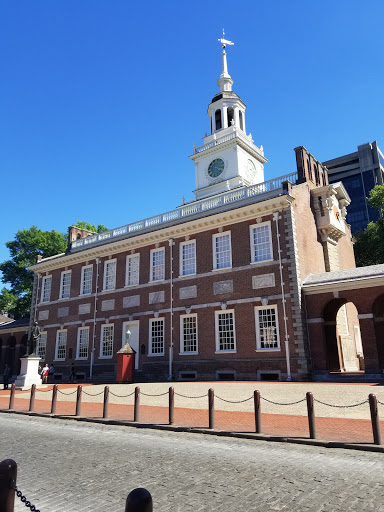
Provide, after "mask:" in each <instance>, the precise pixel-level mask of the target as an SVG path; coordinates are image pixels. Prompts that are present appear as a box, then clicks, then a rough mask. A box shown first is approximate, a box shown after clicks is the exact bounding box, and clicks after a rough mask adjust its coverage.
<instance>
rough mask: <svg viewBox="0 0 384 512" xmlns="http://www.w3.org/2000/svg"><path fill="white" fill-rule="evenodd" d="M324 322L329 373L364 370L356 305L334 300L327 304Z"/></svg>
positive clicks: (338, 299) (343, 300)
mask: <svg viewBox="0 0 384 512" xmlns="http://www.w3.org/2000/svg"><path fill="white" fill-rule="evenodd" d="M323 319H324V337H325V345H326V353H327V363H328V369H329V371H347V372H351V371H352V372H355V371H360V370H363V369H364V353H363V344H362V340H361V335H360V324H359V320H358V311H357V308H356V306H355V304H354V303H353V302H351V301H350V300H348V299H345V298H335V299H333V300H331V301H329V302H328V303H327V304H326V306H325V308H324V311H323Z"/></svg>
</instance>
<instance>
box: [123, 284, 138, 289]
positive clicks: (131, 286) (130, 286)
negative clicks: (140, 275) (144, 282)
mask: <svg viewBox="0 0 384 512" xmlns="http://www.w3.org/2000/svg"><path fill="white" fill-rule="evenodd" d="M138 286H140V283H137V284H126V285H124V288H137V287H138Z"/></svg>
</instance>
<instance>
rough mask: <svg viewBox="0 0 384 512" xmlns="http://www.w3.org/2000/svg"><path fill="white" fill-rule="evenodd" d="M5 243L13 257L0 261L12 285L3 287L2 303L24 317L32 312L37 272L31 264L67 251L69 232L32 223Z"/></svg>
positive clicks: (5, 280) (1, 269) (9, 283)
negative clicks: (64, 232) (32, 297)
mask: <svg viewBox="0 0 384 512" xmlns="http://www.w3.org/2000/svg"><path fill="white" fill-rule="evenodd" d="M5 245H6V246H7V247H8V249H9V252H10V256H11V257H10V259H9V260H6V261H3V263H0V271H1V272H2V273H3V277H2V281H3V283H7V284H8V287H9V289H7V288H3V289H2V291H1V292H0V304H2V305H4V309H6V307H7V308H9V309H8V311H9V312H10V313H11V314H13V315H14V316H15V318H21V317H23V316H27V315H28V314H29V310H30V305H31V296H32V288H33V272H32V271H31V270H29V267H30V266H31V265H33V264H34V263H36V258H37V256H38V255H41V256H42V257H43V258H48V257H49V256H54V255H55V254H59V253H62V252H64V251H65V249H66V247H67V235H66V234H63V233H59V232H57V231H54V230H52V231H42V230H41V229H37V227H36V226H32V227H31V228H30V229H23V230H21V231H17V233H16V234H15V239H14V240H12V241H10V242H7V243H6V244H5ZM5 306H6V307H5Z"/></svg>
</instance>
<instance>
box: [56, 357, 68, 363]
mask: <svg viewBox="0 0 384 512" xmlns="http://www.w3.org/2000/svg"><path fill="white" fill-rule="evenodd" d="M54 361H55V362H56V361H59V362H60V361H65V357H64V359H54Z"/></svg>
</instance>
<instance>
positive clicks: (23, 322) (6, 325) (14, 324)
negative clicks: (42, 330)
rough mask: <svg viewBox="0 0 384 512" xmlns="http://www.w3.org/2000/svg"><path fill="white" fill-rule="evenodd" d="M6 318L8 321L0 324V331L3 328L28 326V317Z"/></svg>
mask: <svg viewBox="0 0 384 512" xmlns="http://www.w3.org/2000/svg"><path fill="white" fill-rule="evenodd" d="M8 320H10V321H9V322H7V323H4V324H0V331H1V330H5V329H14V328H15V327H28V326H29V317H26V318H19V320H13V318H8Z"/></svg>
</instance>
